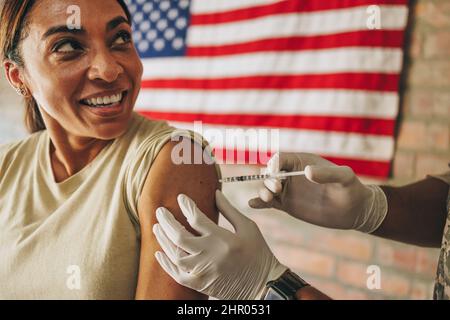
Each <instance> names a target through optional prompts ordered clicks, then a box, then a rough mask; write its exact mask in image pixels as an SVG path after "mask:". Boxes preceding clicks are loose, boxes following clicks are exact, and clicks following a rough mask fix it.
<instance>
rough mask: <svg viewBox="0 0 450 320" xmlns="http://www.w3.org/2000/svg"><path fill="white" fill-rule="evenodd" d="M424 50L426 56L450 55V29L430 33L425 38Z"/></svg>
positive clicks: (444, 56)
mask: <svg viewBox="0 0 450 320" xmlns="http://www.w3.org/2000/svg"><path fill="white" fill-rule="evenodd" d="M449 19H450V17H449ZM423 51H424V56H425V58H440V57H443V58H446V57H448V56H450V31H439V32H436V33H432V34H430V35H428V36H427V37H426V38H425V43H424V48H423Z"/></svg>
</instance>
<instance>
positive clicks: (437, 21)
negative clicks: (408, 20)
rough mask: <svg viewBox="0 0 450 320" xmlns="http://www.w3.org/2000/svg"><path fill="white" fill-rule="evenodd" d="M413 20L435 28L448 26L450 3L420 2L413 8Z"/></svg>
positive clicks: (449, 22)
mask: <svg viewBox="0 0 450 320" xmlns="http://www.w3.org/2000/svg"><path fill="white" fill-rule="evenodd" d="M415 18H416V20H417V21H418V22H421V23H426V24H428V25H430V26H432V27H435V28H446V27H449V26H450V3H449V2H448V1H433V2H432V1H420V2H418V3H417V5H416V8H415Z"/></svg>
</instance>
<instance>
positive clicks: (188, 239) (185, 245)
mask: <svg viewBox="0 0 450 320" xmlns="http://www.w3.org/2000/svg"><path fill="white" fill-rule="evenodd" d="M156 218H157V219H158V222H159V225H160V228H162V230H163V231H164V234H165V235H166V236H167V237H168V238H169V240H170V241H171V242H172V243H173V244H174V245H176V246H177V247H180V248H182V249H183V250H184V251H186V252H188V253H195V252H198V251H199V250H200V249H199V248H198V247H197V242H196V241H195V239H196V237H195V236H194V235H193V234H192V233H190V232H189V231H188V230H186V228H185V227H184V226H183V225H182V224H181V223H179V222H178V221H177V219H175V217H174V216H173V215H172V213H171V212H170V211H169V210H167V209H166V208H158V210H156Z"/></svg>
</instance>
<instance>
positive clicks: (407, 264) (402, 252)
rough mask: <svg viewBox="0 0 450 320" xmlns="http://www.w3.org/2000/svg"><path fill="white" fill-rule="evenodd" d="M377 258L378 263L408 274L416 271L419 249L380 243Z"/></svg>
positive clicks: (384, 242)
mask: <svg viewBox="0 0 450 320" xmlns="http://www.w3.org/2000/svg"><path fill="white" fill-rule="evenodd" d="M376 257H377V260H376V261H377V262H378V263H379V264H381V265H383V266H388V267H393V268H397V269H398V270H401V271H408V272H414V271H415V270H416V261H417V248H416V247H413V246H408V245H403V244H396V243H393V242H390V241H380V242H379V243H378V246H377V254H376Z"/></svg>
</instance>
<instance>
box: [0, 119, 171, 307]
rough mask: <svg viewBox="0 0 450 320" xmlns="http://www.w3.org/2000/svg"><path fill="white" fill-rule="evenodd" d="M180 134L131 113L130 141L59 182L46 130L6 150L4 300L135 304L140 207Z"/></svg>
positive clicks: (1, 178)
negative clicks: (150, 176) (151, 176)
mask: <svg viewBox="0 0 450 320" xmlns="http://www.w3.org/2000/svg"><path fill="white" fill-rule="evenodd" d="M174 131H176V130H175V129H174V128H172V127H170V126H169V125H167V124H166V123H165V122H162V121H152V120H149V119H147V118H145V117H143V116H141V115H138V114H137V113H133V117H132V120H131V122H130V127H129V129H128V130H127V132H126V133H125V134H123V135H122V136H121V137H119V138H117V139H115V140H113V142H111V143H110V144H109V145H108V146H106V147H105V148H104V149H102V151H101V152H100V153H99V154H98V155H97V157H96V158H95V159H94V160H93V161H92V162H91V163H89V164H88V165H87V166H86V167H85V168H83V169H82V170H81V171H79V172H78V173H76V174H75V175H73V176H71V177H70V178H68V179H66V180H65V181H63V182H61V183H56V182H55V179H54V175H53V171H52V169H51V163H50V151H49V150H50V138H49V135H48V132H47V131H46V130H44V131H40V132H37V133H35V134H32V135H30V136H29V137H27V138H26V139H24V140H22V141H19V142H16V143H11V144H7V145H3V146H1V147H0V299H133V298H134V296H135V290H136V284H137V276H138V265H139V256H140V252H139V251H140V228H139V218H138V213H137V202H138V199H139V196H140V193H141V191H142V189H143V185H144V183H145V180H146V177H147V173H148V171H149V169H150V167H151V165H152V162H153V160H154V159H155V158H156V156H157V154H158V152H159V151H160V150H161V148H162V147H163V146H164V145H165V144H166V143H167V142H168V141H169V140H170V139H171V136H172V135H173V133H174Z"/></svg>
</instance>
